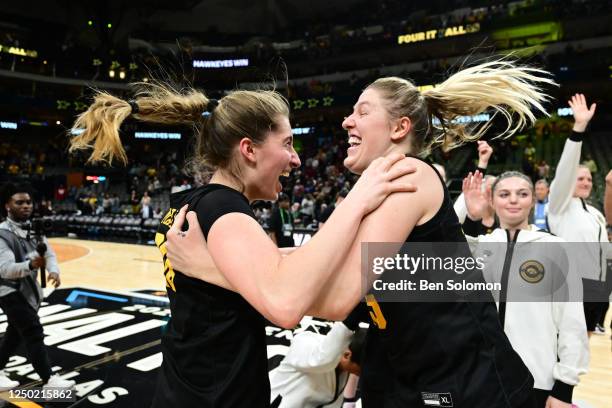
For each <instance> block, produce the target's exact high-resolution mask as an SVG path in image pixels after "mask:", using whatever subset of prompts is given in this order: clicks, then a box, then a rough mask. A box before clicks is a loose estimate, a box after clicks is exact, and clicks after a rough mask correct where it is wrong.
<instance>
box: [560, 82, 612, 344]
mask: <svg viewBox="0 0 612 408" xmlns="http://www.w3.org/2000/svg"><path fill="white" fill-rule="evenodd" d="M568 104H569V106H570V107H571V108H572V112H573V115H574V126H573V127H572V133H571V134H570V136H569V138H568V139H567V140H566V141H565V146H564V147H563V152H562V153H561V158H560V159H559V162H558V164H557V169H556V171H555V177H554V179H553V181H552V183H551V185H550V193H549V196H548V227H549V230H550V232H551V233H553V234H555V235H557V236H559V237H561V238H563V239H565V240H566V241H568V242H592V243H594V244H592V245H583V246H581V248H584V250H585V251H587V252H588V253H585V256H584V257H583V258H584V259H583V261H584V262H585V264H584V267H583V268H582V271H583V276H582V278H583V279H584V284H585V295H586V297H587V298H586V299H585V303H584V313H585V320H586V326H587V330H588V332H589V336H590V335H591V333H593V331H594V330H595V327H596V325H597V322H598V321H599V317H600V314H601V313H602V311H601V310H602V307H601V304H600V303H598V302H589V301H588V300H589V299H588V298H589V297H590V296H589V295H588V293H587V292H586V289H587V288H595V290H597V289H596V288H597V287H599V286H601V287H603V285H604V283H603V281H605V272H606V267H607V257H608V256H609V255H610V254H608V252H609V250H610V246H609V241H608V234H607V232H606V221H605V217H604V216H603V214H602V213H601V212H600V211H599V210H598V209H597V208H595V207H593V206H592V205H590V204H588V203H587V200H588V198H589V197H590V195H591V191H592V189H593V178H592V176H591V172H590V170H589V169H588V168H587V167H586V166H582V165H580V164H579V163H580V154H581V150H582V141H583V140H584V138H585V137H588V130H587V129H588V125H589V123H590V122H591V120H592V119H593V116H594V115H595V111H596V109H597V104H595V103H592V104H591V105H590V106H589V105H588V104H587V101H586V98H585V96H584V95H583V94H575V95H573V96H572V98H571V99H570V100H569V101H568ZM595 243H602V244H597V245H596V244H595Z"/></svg>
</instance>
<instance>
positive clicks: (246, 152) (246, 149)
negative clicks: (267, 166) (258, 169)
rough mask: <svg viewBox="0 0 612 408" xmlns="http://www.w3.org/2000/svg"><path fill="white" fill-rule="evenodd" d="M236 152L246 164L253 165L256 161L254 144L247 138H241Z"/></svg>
mask: <svg viewBox="0 0 612 408" xmlns="http://www.w3.org/2000/svg"><path fill="white" fill-rule="evenodd" d="M238 150H239V151H240V155H241V156H242V157H244V158H245V159H246V160H247V162H249V163H255V162H256V161H257V159H256V157H255V143H253V141H252V140H251V139H249V138H248V137H243V138H242V139H241V140H240V142H239V143H238Z"/></svg>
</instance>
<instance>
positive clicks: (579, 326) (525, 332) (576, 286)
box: [467, 225, 589, 400]
mask: <svg viewBox="0 0 612 408" xmlns="http://www.w3.org/2000/svg"><path fill="white" fill-rule="evenodd" d="M467 238H468V241H469V242H470V245H471V246H472V249H473V252H474V256H475V257H484V258H485V262H484V263H485V269H484V275H485V279H486V280H487V281H488V282H504V279H503V274H504V272H505V273H506V274H507V275H506V276H507V278H506V282H507V285H506V294H505V296H504V295H503V291H504V289H503V287H502V296H501V297H500V300H503V299H507V300H508V301H507V303H505V315H504V316H501V313H502V305H501V304H500V302H498V303H497V305H498V308H499V310H500V319H502V321H503V326H504V331H505V332H506V335H507V336H508V339H509V340H510V343H511V344H512V347H513V348H514V350H515V351H516V352H517V353H518V354H519V355H520V356H521V358H522V359H523V362H524V363H525V365H526V366H527V367H528V368H529V371H531V374H532V375H533V377H534V380H535V384H534V386H535V388H538V389H542V390H552V392H551V395H552V396H554V397H555V398H558V399H561V400H567V399H568V398H569V399H570V400H571V393H572V390H573V386H575V385H576V384H578V381H579V378H578V377H579V375H581V374H584V373H586V372H587V368H588V363H589V344H588V337H587V332H586V323H585V320H584V311H583V306H582V303H581V302H576V301H563V302H554V301H547V300H546V296H549V299H551V300H552V299H561V298H564V299H566V300H567V299H568V297H567V296H568V292H564V294H561V295H559V296H558V297H555V295H554V294H553V295H551V292H553V291H552V290H550V289H551V288H559V292H562V291H563V290H567V291H569V292H570V294H569V300H576V296H580V294H581V293H582V282H581V280H580V278H579V273H578V272H577V271H576V270H575V269H576V268H577V263H576V262H575V260H574V259H572V258H571V257H567V256H566V255H565V253H566V251H567V249H568V246H567V243H565V241H564V240H563V239H561V238H558V237H555V236H553V235H551V234H549V233H547V232H544V231H540V230H537V228H536V227H535V226H533V225H532V226H530V229H529V230H520V231H519V232H518V236H517V237H516V241H515V242H516V243H515V244H514V245H513V246H511V245H509V244H508V233H507V232H506V230H503V229H501V228H498V229H496V230H495V231H493V232H492V233H491V234H487V235H480V236H479V237H477V238H474V237H467ZM546 243H550V245H547V244H546ZM553 243H557V244H558V245H555V244H553ZM560 259H562V260H560ZM534 265H537V266H536V267H535V268H534ZM530 267H531V268H532V269H531V270H530V269H529V268H530ZM572 270H573V271H574V272H572ZM568 271H569V273H567V272H568ZM564 272H565V273H567V278H566V277H565V276H564ZM555 275H557V276H555ZM559 275H561V276H559ZM559 282H561V283H559ZM563 282H567V286H566V287H565V288H561V286H563ZM538 286H539V287H540V289H541V290H540V291H538V290H537V288H538ZM562 289H563V290H562ZM513 291H514V293H513ZM527 296H534V297H537V298H538V301H537V302H529V301H517V300H524V299H527ZM513 299H514V300H515V301H513ZM557 357H558V359H557Z"/></svg>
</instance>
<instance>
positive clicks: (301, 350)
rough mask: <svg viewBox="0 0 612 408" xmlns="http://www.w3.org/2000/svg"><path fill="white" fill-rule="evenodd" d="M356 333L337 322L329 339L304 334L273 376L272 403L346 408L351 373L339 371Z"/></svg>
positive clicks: (286, 407)
mask: <svg viewBox="0 0 612 408" xmlns="http://www.w3.org/2000/svg"><path fill="white" fill-rule="evenodd" d="M352 337H353V332H352V331H351V330H349V329H348V328H347V327H346V326H345V325H344V324H343V323H341V322H336V323H334V325H333V327H332V328H331V330H330V331H329V333H327V335H322V334H317V333H313V332H307V331H305V332H302V333H299V334H298V335H296V336H295V337H294V338H293V340H292V341H291V346H290V347H289V351H288V352H287V355H286V356H285V358H284V359H283V361H282V362H281V363H280V365H279V366H278V367H277V368H275V369H274V370H272V372H271V373H270V388H271V401H272V402H274V401H275V400H276V399H277V398H279V395H280V397H281V398H282V400H281V402H280V405H278V406H279V408H280V407H282V408H295V407H300V408H315V407H319V406H324V407H333V408H338V407H341V406H342V402H343V396H342V393H343V390H344V387H345V386H346V382H347V380H348V373H347V372H337V371H336V367H337V366H338V363H339V362H340V358H341V357H342V353H344V352H345V351H346V350H347V349H348V346H349V344H350V342H351V339H352Z"/></svg>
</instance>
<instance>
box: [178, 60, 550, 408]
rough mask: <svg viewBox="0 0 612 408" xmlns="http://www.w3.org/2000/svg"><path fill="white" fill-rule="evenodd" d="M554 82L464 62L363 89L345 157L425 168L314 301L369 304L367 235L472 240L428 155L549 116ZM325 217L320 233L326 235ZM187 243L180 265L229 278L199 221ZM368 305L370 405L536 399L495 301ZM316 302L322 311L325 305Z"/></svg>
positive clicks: (360, 165) (345, 306)
mask: <svg viewBox="0 0 612 408" xmlns="http://www.w3.org/2000/svg"><path fill="white" fill-rule="evenodd" d="M549 85H554V82H553V81H552V80H551V79H550V78H549V76H548V74H547V73H546V72H544V71H541V70H538V69H534V68H529V67H524V66H520V65H518V64H516V63H514V62H511V61H509V60H500V61H493V62H488V63H484V64H480V65H477V66H474V67H471V68H467V69H464V70H462V71H459V72H458V73H456V74H454V75H452V76H451V77H449V78H448V79H447V80H446V81H444V82H443V83H441V84H440V85H438V86H436V87H435V88H433V89H431V90H428V91H423V92H420V91H419V90H418V88H417V87H416V86H415V85H414V84H413V83H412V82H410V81H408V80H405V79H402V78H397V77H390V78H381V79H378V80H376V81H374V82H373V83H372V84H370V85H369V86H368V87H366V88H365V90H364V91H363V92H362V93H361V95H360V97H359V99H358V101H357V103H356V104H355V106H354V107H353V111H352V113H351V114H350V115H349V116H348V117H346V118H345V119H344V121H343V122H342V127H343V128H344V129H345V130H346V131H347V133H348V142H349V145H350V147H349V148H348V150H347V157H346V159H345V160H344V165H345V167H347V168H348V169H349V170H351V171H352V172H353V173H356V174H363V172H364V170H365V169H366V168H368V166H369V165H370V164H371V163H372V162H374V161H376V160H377V159H378V158H380V157H385V156H387V155H389V154H396V153H399V154H402V155H406V156H408V157H407V160H408V161H409V162H410V163H411V164H412V165H413V166H414V167H415V168H416V172H414V173H410V174H407V175H405V176H402V177H401V178H400V179H401V180H403V181H404V182H408V183H412V184H414V185H415V186H417V191H416V192H415V193H412V194H393V195H391V196H389V197H388V198H387V199H386V200H385V201H384V202H383V203H382V205H380V206H379V207H378V208H377V209H376V210H375V211H373V212H372V213H370V214H369V215H368V216H367V217H365V218H364V219H363V220H362V221H361V224H360V226H359V230H358V232H357V234H356V237H355V238H354V239H353V241H352V243H351V248H350V250H349V251H348V255H347V256H346V257H345V259H344V261H343V262H342V264H341V265H339V266H338V267H337V268H335V270H334V273H333V274H332V275H331V277H330V279H329V281H328V283H327V284H326V285H325V287H324V288H323V290H321V291H320V292H319V296H318V299H317V301H316V302H315V306H316V305H330V304H331V305H334V306H333V308H334V309H335V310H337V311H338V313H337V318H338V319H342V318H343V317H345V316H346V315H347V314H348V313H349V312H350V311H351V310H352V308H353V307H354V306H355V305H356V304H357V303H358V302H359V301H360V299H361V298H362V296H363V295H364V291H365V290H367V289H368V286H367V285H363V282H364V280H363V276H362V275H361V273H362V269H361V250H362V243H367V242H393V243H399V242H433V243H435V242H460V243H465V245H466V246H467V243H466V239H465V237H464V235H463V233H462V231H461V225H460V224H459V221H458V219H457V216H456V214H455V212H454V210H453V204H452V202H451V200H450V194H449V192H448V190H447V189H446V186H445V185H444V183H443V182H442V179H441V177H440V175H439V174H438V173H437V171H436V170H435V169H434V168H433V167H432V166H431V165H430V164H428V163H426V162H425V161H423V160H422V158H423V157H424V156H427V154H428V153H429V152H430V151H431V150H432V149H435V148H438V147H440V148H443V149H447V150H448V149H452V148H453V147H456V146H458V145H460V144H462V143H464V142H467V141H473V140H477V139H478V138H480V137H481V136H482V135H483V134H484V133H485V132H487V131H488V130H490V129H491V125H492V123H493V120H494V119H493V118H494V117H496V116H500V117H501V118H502V119H505V121H506V123H507V125H506V127H505V129H503V130H502V131H501V133H500V134H499V135H497V137H509V136H511V135H512V134H514V133H515V132H517V131H518V130H520V129H522V128H523V127H525V126H528V125H531V124H533V122H534V121H535V119H536V115H535V113H534V112H532V109H533V110H534V111H535V112H538V113H540V114H546V112H545V110H544V108H543V106H542V104H543V103H544V102H545V101H546V100H547V99H548V97H547V95H546V94H545V93H544V92H543V91H542V89H541V88H542V87H543V86H549ZM481 113H490V114H491V116H492V117H491V119H490V120H488V121H486V122H484V123H481V124H469V125H468V124H464V123H461V121H460V120H459V118H460V116H465V115H477V114H481ZM334 214H335V213H334ZM181 217H182V215H181ZM194 218H195V217H194ZM180 219H182V218H180ZM192 219H193V218H192ZM190 225H192V223H191V222H190ZM327 226H328V225H327V224H326V225H325V227H324V228H322V229H321V230H320V231H319V232H318V233H317V235H318V234H325V233H326V232H327ZM173 228H174V227H173ZM179 228H180V226H179ZM317 235H315V237H316V236H317ZM344 239H348V238H346V237H344ZM171 240H172V241H177V242H178V239H174V238H171ZM180 242H181V244H182V245H172V246H171V247H170V248H169V252H168V257H169V259H170V260H171V262H172V264H173V265H175V266H177V267H179V269H180V270H181V271H184V273H187V274H189V275H190V276H193V277H197V278H199V279H202V280H205V281H208V282H211V283H215V282H216V283H219V282H222V283H221V284H222V285H227V287H231V282H230V279H227V278H228V277H227V276H225V274H224V272H223V270H222V268H221V267H220V265H218V264H217V257H216V256H215V254H213V253H212V248H211V245H210V244H211V243H210V242H209V243H208V244H209V250H211V254H210V255H212V258H211V256H210V255H209V254H208V252H207V251H206V246H205V243H204V242H203V239H202V234H201V233H199V232H198V231H197V225H196V227H195V228H190V231H189V232H188V237H186V238H185V239H184V240H181V241H180ZM213 260H214V262H213ZM215 264H217V266H219V268H215ZM330 268H331V266H330ZM367 278H368V282H366V283H369V284H372V282H373V281H374V280H375V279H376V278H377V276H376V275H374V274H373V273H371V275H370V276H368V277H367ZM368 305H369V306H370V307H371V311H370V318H371V324H370V329H369V332H368V338H367V342H366V352H365V353H364V356H365V359H364V361H363V362H362V367H363V371H362V388H361V390H362V396H363V406H364V407H368V408H369V407H374V408H385V407H422V406H428V404H429V405H431V406H434V405H435V406H448V407H450V406H452V407H455V408H457V407H461V408H493V407H495V408H498V407H499V408H501V407H505V408H510V407H512V408H517V407H521V408H523V407H525V408H526V407H531V406H532V387H533V378H532V376H531V374H530V373H529V371H528V369H527V368H526V367H525V365H524V364H523V362H522V361H521V359H520V357H519V356H518V355H517V354H516V353H515V352H514V351H513V349H512V347H511V345H510V343H509V342H508V339H507V338H506V336H505V335H504V332H503V329H502V328H501V326H500V324H499V319H498V317H497V310H496V307H495V303H494V302H493V301H492V299H491V300H490V301H488V302H481V303H468V302H462V303H459V302H457V303H450V302H448V303H431V302H430V303H414V302H394V303H390V302H387V303H379V302H377V301H376V300H375V299H373V298H371V297H370V298H369V299H368ZM316 309H318V310H319V311H320V310H322V309H321V306H319V307H315V312H316V311H317V310H316Z"/></svg>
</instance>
